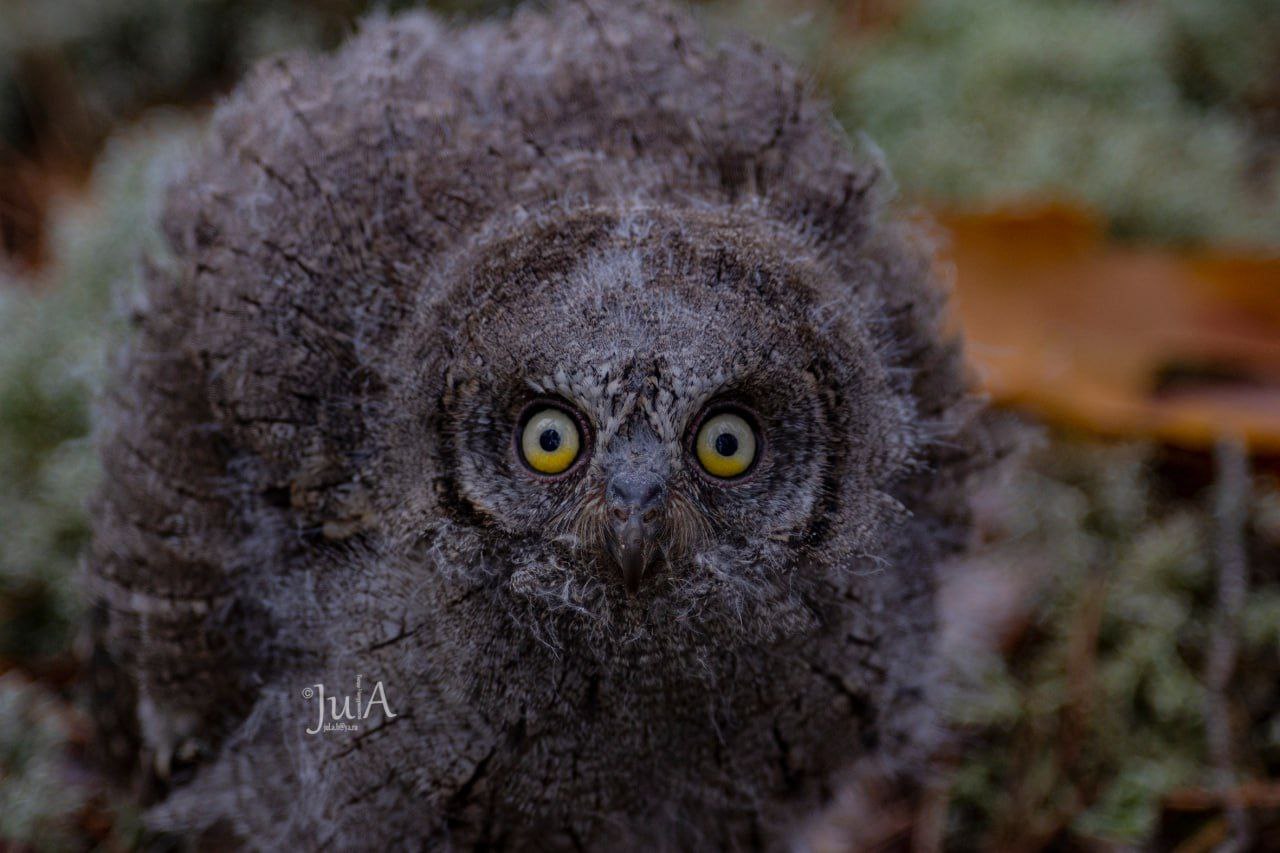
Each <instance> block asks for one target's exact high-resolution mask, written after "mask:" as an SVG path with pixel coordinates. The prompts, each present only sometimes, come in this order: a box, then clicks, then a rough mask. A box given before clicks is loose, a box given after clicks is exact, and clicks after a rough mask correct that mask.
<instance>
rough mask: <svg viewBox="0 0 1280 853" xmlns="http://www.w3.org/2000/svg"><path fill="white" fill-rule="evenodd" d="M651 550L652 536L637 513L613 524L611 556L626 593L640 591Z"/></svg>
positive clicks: (632, 593)
mask: <svg viewBox="0 0 1280 853" xmlns="http://www.w3.org/2000/svg"><path fill="white" fill-rule="evenodd" d="M653 550H654V548H653V537H652V536H651V535H650V532H649V530H648V525H647V524H645V522H644V520H643V519H641V518H640V516H639V514H638V513H632V514H631V515H629V516H628V517H627V520H626V521H624V522H622V523H621V524H616V525H615V526H614V544H613V558H614V560H616V561H617V563H618V568H619V569H620V570H621V571H622V585H623V587H625V588H626V590H627V594H628V595H635V594H636V593H637V592H639V591H640V582H641V581H642V580H644V576H645V570H646V569H647V568H648V566H649V558H650V555H651V553H652V552H653Z"/></svg>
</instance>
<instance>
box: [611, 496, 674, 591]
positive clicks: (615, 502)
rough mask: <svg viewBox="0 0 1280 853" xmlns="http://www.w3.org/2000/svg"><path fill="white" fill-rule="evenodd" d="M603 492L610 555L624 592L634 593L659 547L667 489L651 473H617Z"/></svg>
mask: <svg viewBox="0 0 1280 853" xmlns="http://www.w3.org/2000/svg"><path fill="white" fill-rule="evenodd" d="M606 494H607V498H608V504H609V537H608V540H609V541H608V546H609V552H610V556H612V557H613V560H614V562H615V563H617V564H618V569H619V571H620V573H621V575H622V585H623V587H624V588H625V589H626V591H627V594H628V595H635V594H636V593H637V592H639V590H640V584H641V582H642V581H643V580H644V579H645V576H646V575H647V574H648V573H649V569H650V568H651V567H652V566H653V564H654V563H656V562H657V558H658V555H659V553H660V550H661V549H660V548H659V544H658V543H659V541H660V538H661V532H662V530H661V529H662V519H661V516H662V504H663V502H664V500H665V497H666V489H665V488H664V487H663V484H662V482H661V481H660V480H658V479H657V478H656V477H654V476H652V475H647V474H641V475H637V474H619V475H618V476H615V477H614V478H613V479H612V480H611V481H610V483H609V486H608V489H607V493H606Z"/></svg>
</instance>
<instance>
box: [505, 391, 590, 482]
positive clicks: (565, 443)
mask: <svg viewBox="0 0 1280 853" xmlns="http://www.w3.org/2000/svg"><path fill="white" fill-rule="evenodd" d="M581 446H582V439H581V436H579V435H578V425H577V424H576V423H574V421H573V418H572V417H571V416H570V415H569V414H568V413H567V412H564V411H562V410H560V409H555V408H551V407H548V408H545V409H539V410H538V411H536V412H534V413H533V417H531V418H529V420H527V421H525V424H524V431H523V432H522V433H521V434H520V452H521V453H522V454H524V460H525V461H526V462H528V463H529V467H530V468H532V469H533V470H535V471H537V472H539V473H540V474H559V473H560V472H561V471H564V470H565V469H567V468H568V467H569V466H570V465H572V464H573V460H575V459H577V458H578V451H579V449H580V448H581Z"/></svg>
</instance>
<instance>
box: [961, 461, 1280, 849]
mask: <svg viewBox="0 0 1280 853" xmlns="http://www.w3.org/2000/svg"><path fill="white" fill-rule="evenodd" d="M1155 458H1156V451H1154V450H1153V449H1151V448H1147V447H1144V446H1141V445H1120V446H1106V445H1097V444H1093V443H1089V442H1080V441H1076V440H1068V439H1058V440H1055V441H1054V442H1053V444H1052V446H1051V447H1050V448H1049V449H1048V450H1047V451H1046V452H1044V453H1042V454H1040V455H1038V456H1037V457H1035V458H1034V459H1033V460H1032V464H1031V466H1030V467H1029V469H1028V470H1027V471H1026V472H1024V473H1023V474H1022V475H1021V476H1019V477H1018V478H1017V479H1016V480H1015V481H1014V482H1013V483H1011V484H1008V485H1006V486H1005V487H1003V488H1002V489H1001V490H1000V492H999V494H997V495H995V496H993V502H992V503H990V504H988V506H989V507H990V514H989V517H988V518H987V519H986V524H987V525H988V526H990V527H992V528H994V529H995V530H996V531H998V532H999V536H998V544H997V545H995V546H994V547H992V548H991V549H990V550H989V551H988V552H987V553H985V554H984V555H983V556H982V558H981V560H980V562H981V563H982V564H983V565H985V566H995V567H998V568H999V573H998V574H997V577H1001V578H1003V579H1004V581H1005V582H1007V583H1012V582H1014V581H1015V580H1017V581H1019V582H1025V581H1026V579H1027V576H1028V575H1029V574H1030V575H1031V576H1032V577H1033V578H1034V582H1033V583H1032V588H1033V590H1034V593H1033V595H1032V597H1031V601H1032V604H1031V606H1030V608H1029V609H1028V612H1027V613H1026V614H1025V617H1024V618H1025V620H1026V621H1025V624H1024V625H1022V626H1021V630H1020V633H1019V634H1018V636H1017V638H1016V642H1015V643H1014V644H1013V646H1012V648H1011V649H1010V650H1009V651H1008V653H1007V654H1002V653H999V652H995V651H991V652H989V653H988V654H987V655H986V657H984V658H982V659H980V660H977V661H975V660H972V659H970V660H965V661H961V662H959V663H960V666H959V667H958V671H959V672H960V673H961V674H962V678H963V689H962V690H961V691H960V692H959V693H958V694H957V697H956V700H955V703H954V705H953V707H952V712H951V713H952V717H953V720H954V721H955V722H956V723H957V724H958V726H959V727H960V729H961V731H963V732H964V733H965V743H966V749H965V751H964V753H963V758H962V759H961V762H960V766H959V768H958V770H957V773H956V778H955V784H954V787H953V792H952V793H953V801H952V815H951V816H952V825H951V831H952V833H953V839H954V840H956V841H959V842H963V845H969V844H980V843H983V842H985V843H987V844H993V843H994V844H996V845H997V846H998V845H999V844H1000V842H1006V843H1007V842H1011V841H1012V840H1013V839H1022V840H1025V839H1026V838H1027V837H1029V836H1030V837H1035V836H1036V833H1037V832H1039V833H1041V834H1042V835H1043V837H1042V838H1041V840H1042V841H1046V840H1047V839H1048V838H1049V837H1055V836H1061V835H1065V836H1067V837H1070V838H1074V839H1075V840H1076V841H1082V840H1084V841H1105V842H1111V843H1127V844H1139V843H1145V842H1149V841H1150V839H1151V837H1152V833H1153V831H1154V829H1155V825H1156V820H1157V817H1158V815H1159V808H1160V803H1161V800H1162V798H1163V797H1164V796H1165V795H1166V794H1168V793H1169V792H1170V791H1172V790H1174V789H1176V788H1180V787H1188V786H1197V785H1203V784H1205V783H1206V781H1207V775H1208V771H1207V769H1206V767H1207V763H1208V758H1207V756H1206V753H1205V742H1206V735H1205V731H1204V702H1205V693H1204V688H1203V686H1202V680H1201V679H1202V675H1203V672H1204V669H1205V660H1204V650H1205V648H1206V647H1207V646H1208V642H1209V626H1210V625H1211V624H1212V614H1213V610H1214V607H1215V601H1216V597H1215V589H1216V587H1215V575H1214V569H1213V566H1212V565H1211V560H1210V557H1209V550H1210V544H1209V537H1210V533H1211V521H1210V519H1209V516H1208V513H1207V511H1206V509H1205V499H1204V496H1203V495H1197V496H1196V497H1195V498H1192V499H1173V498H1170V497H1168V496H1167V495H1164V494H1162V491H1163V490H1162V489H1160V488H1159V484H1160V483H1161V478H1160V476H1158V475H1157V474H1156V473H1154V472H1153V471H1152V470H1151V468H1152V463H1153V460H1154V459H1155ZM1258 488H1259V497H1258V499H1257V500H1256V501H1255V506H1256V507H1257V509H1256V510H1255V513H1254V514H1255V518H1258V519H1261V517H1262V515H1263V513H1264V508H1265V507H1266V506H1267V505H1268V502H1269V501H1274V500H1275V499H1276V497H1277V492H1276V491H1275V489H1274V487H1272V486H1267V485H1266V484H1263V483H1260V484H1259V486H1258ZM1256 525H1257V522H1255V526H1256ZM1278 595H1280V577H1271V576H1266V575H1261V576H1259V577H1257V578H1255V580H1254V586H1253V589H1252V590H1251V591H1250V595H1249V598H1248V603H1247V605H1246V608H1245V612H1244V616H1243V626H1244V628H1243V631H1242V649H1241V659H1242V660H1243V661H1248V662H1250V664H1249V665H1247V666H1242V667H1241V668H1240V670H1239V674H1238V676H1237V680H1236V681H1237V683H1236V685H1235V686H1234V687H1233V693H1232V696H1233V702H1234V706H1235V707H1234V708H1233V710H1234V712H1235V713H1236V715H1237V717H1239V719H1240V720H1242V721H1243V722H1244V723H1246V724H1247V725H1245V726H1244V727H1243V728H1244V731H1242V741H1246V742H1247V741H1249V740H1253V741H1255V742H1257V743H1258V744H1259V750H1258V751H1253V752H1249V751H1247V750H1242V759H1243V763H1242V765H1241V767H1240V768H1239V769H1240V772H1241V774H1242V776H1244V777H1245V778H1255V777H1264V776H1266V775H1267V774H1268V773H1269V772H1273V768H1271V767H1269V765H1268V761H1272V762H1273V761H1274V755H1275V745H1274V740H1273V735H1274V732H1275V731H1276V722H1275V720H1276V715H1277V709H1276V707H1275V702H1274V699H1273V698H1269V696H1270V689H1271V688H1270V687H1269V686H1271V685H1275V684H1276V683H1277V682H1278V681H1280V643H1278V642H1277V630H1276V628H1275V625H1276V624H1278V623H1277V620H1276V615H1277V611H1276V597H1277V596H1278ZM1259 689H1261V691H1262V694H1263V695H1262V696H1260V697H1258V698H1257V699H1256V700H1254V701H1250V700H1249V699H1248V698H1246V697H1247V696H1248V694H1249V693H1250V691H1257V690H1259ZM1268 741H1270V745H1267V742H1268ZM1268 750H1269V751H1270V756H1271V757H1270V758H1269V757H1268Z"/></svg>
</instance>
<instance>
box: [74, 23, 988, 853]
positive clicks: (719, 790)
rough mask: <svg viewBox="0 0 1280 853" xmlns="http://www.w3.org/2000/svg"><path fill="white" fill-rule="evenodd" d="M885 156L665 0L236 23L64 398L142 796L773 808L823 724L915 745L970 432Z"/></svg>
mask: <svg viewBox="0 0 1280 853" xmlns="http://www.w3.org/2000/svg"><path fill="white" fill-rule="evenodd" d="M883 183H884V180H883V176H882V174H881V172H880V170H879V168H878V167H877V166H876V165H875V164H874V163H869V162H864V161H863V160H862V159H859V158H858V157H856V156H855V155H854V154H853V153H852V152H851V150H850V146H849V145H848V142H847V141H846V140H845V139H844V138H843V137H842V136H841V135H840V133H839V131H838V130H837V129H836V128H835V126H834V123H833V121H832V119H831V116H830V114H829V113H828V111H827V110H826V108H825V107H824V106H822V105H821V104H820V103H818V102H817V101H815V100H814V99H813V97H812V96H811V94H810V93H809V92H808V90H807V88H806V86H805V84H804V82H803V81H802V79H801V78H800V76H799V75H798V74H797V73H796V72H795V71H794V70H792V69H790V68H789V67H787V66H786V65H785V64H784V63H782V62H781V61H779V60H778V59H776V58H775V57H773V56H772V55H770V54H769V53H768V52H766V51H765V50H763V49H761V48H760V47H758V46H755V45H750V44H745V43H729V44H726V45H723V46H709V45H708V43H707V42H706V41H705V40H704V39H703V38H702V36H701V35H700V34H699V33H698V32H697V30H696V28H695V27H694V26H693V25H692V23H691V22H690V20H689V19H688V18H687V16H686V15H685V14H684V13H683V12H681V11H678V10H675V9H670V8H667V7H664V6H657V5H653V4H647V3H646V4H629V3H622V4H620V3H609V4H605V3H595V2H591V3H589V2H576V3H561V4H553V5H552V7H551V8H550V9H549V10H544V11H535V10H525V11H522V12H519V13H517V14H516V15H514V16H513V17H512V18H511V19H510V20H507V21H503V22H489V23H483V24H478V25H474V26H468V27H461V28H449V27H447V26H445V25H443V24H442V23H441V22H440V21H438V20H436V19H435V18H433V17H431V16H429V15H426V14H413V15H406V16H403V17H397V18H392V19H382V20H375V21H373V22H371V23H369V24H367V25H366V26H365V27H364V29H363V31H362V32H361V34H360V35H358V36H357V37H355V38H354V39H353V40H352V41H351V42H350V43H349V44H348V45H347V46H346V47H345V48H344V49H342V50H341V51H340V52H338V53H337V54H335V55H332V56H327V57H318V58H309V59H296V60H295V59H290V60H282V61H277V62H273V63H269V64H267V65H265V66H263V67H261V68H259V69H258V70H257V71H256V72H255V73H254V74H253V75H252V76H251V77H250V78H249V79H248V80H247V81H246V82H245V83H244V84H243V85H242V86H241V87H240V89H239V90H238V91H237V92H236V93H235V94H234V95H233V96H231V97H230V98H229V99H228V100H227V101H226V102H225V103H224V104H223V105H222V106H221V107H220V108H219V109H218V111H217V113H216V116H215V119H214V123H213V131H212V134H211V139H210V140H209V142H208V145H207V147H206V149H205V150H204V151H203V153H202V154H200V155H199V156H198V157H197V158H196V161H195V164H194V165H193V166H192V168H191V170H190V172H189V174H188V175H187V176H186V177H185V179H183V180H182V181H181V182H180V183H179V184H178V185H176V187H175V188H174V189H173V191H172V196H171V199H170V202H169V205H168V208H167V212H166V216H165V219H164V226H165V230H166V234H167V239H168V242H169V244H170V247H171V253H170V256H169V257H167V258H163V259H158V260H156V261H155V262H154V263H153V264H152V265H151V270H150V274H149V281H148V284H147V287H146V290H145V298H144V300H143V303H142V304H141V305H140V306H139V307H138V309H137V311H136V314H135V328H134V332H133V335H132V338H131V341H130V344H129V346H128V348H127V351H126V352H125V354H124V357H123V359H122V365H121V367H120V370H119V373H118V376H117V381H116V382H115V383H114V385H113V386H112V391H111V393H110V395H109V396H108V399H107V400H106V401H105V404H104V417H103V426H102V442H103V444H102V447H103V450H102V452H103V459H104V463H105V466H106V471H107V477H106V484H105V486H104V488H103V490H102V492H101V495H100V497H99V499H98V501H97V504H96V507H95V535H94V540H93V547H92V553H91V555H90V560H89V562H90V567H91V580H92V590H93V595H94V596H95V598H96V600H97V602H98V615H99V628H98V633H99V636H100V646H101V649H102V655H103V656H104V657H105V658H106V659H109V660H110V662H111V665H112V666H113V667H114V668H115V669H116V671H118V672H119V673H120V674H122V675H123V676H124V679H123V680H124V682H125V683H126V684H127V690H126V692H125V694H124V695H125V697H126V698H129V699H130V700H132V703H133V710H132V712H130V713H129V714H127V715H126V717H127V719H126V720H125V721H124V722H126V723H130V724H132V725H133V727H134V731H136V736H137V742H138V743H139V744H140V748H139V752H140V753H141V755H142V761H141V762H140V763H141V764H142V765H143V767H144V769H145V770H146V771H147V772H149V773H151V774H154V775H155V776H156V778H158V779H159V780H160V781H161V782H162V783H163V785H162V788H161V789H160V791H159V794H158V796H157V798H156V799H157V802H155V803H154V804H153V805H152V806H151V808H150V810H149V812H148V819H149V821H150V822H151V824H152V825H153V826H155V827H158V828H161V829H167V830H172V831H177V832H182V833H189V834H192V835H200V834H202V833H217V834H218V837H221V838H234V839H238V840H239V841H240V842H241V843H244V844H248V845H253V846H259V847H263V848H286V847H293V848H297V847H299V846H301V847H308V848H309V847H318V846H321V845H326V846H328V845H333V846H334V849H347V848H352V849H359V848H368V849H379V850H381V849H387V848H400V847H405V848H415V849H416V848H420V847H422V846H429V847H446V848H455V847H456V848H472V847H479V846H484V847H519V848H533V849H560V848H584V847H585V848H592V849H617V848H619V847H624V848H625V847H644V848H653V847H675V848H684V849H688V848H692V847H695V846H703V847H705V846H707V845H711V846H717V847H726V848H733V849H738V848H753V847H771V846H778V845H780V844H782V843H784V839H785V838H786V837H787V836H788V833H789V832H790V831H791V829H792V827H794V826H795V824H796V823H797V821H800V820H802V819H803V816H804V815H806V814H807V813H809V812H810V811H811V810H812V809H814V808H815V807H818V806H820V805H821V804H822V802H823V801H824V800H825V799H826V798H827V797H829V795H830V792H831V790H832V788H833V786H834V785H835V784H837V781H838V779H839V776H840V774H841V773H842V772H843V771H844V770H845V769H846V768H848V767H849V766H850V765H851V764H853V763H855V762H857V761H860V760H861V761H866V760H869V759H874V760H875V761H877V762H878V763H879V764H880V765H881V766H883V767H885V768H887V772H892V773H898V774H902V775H904V776H909V775H910V774H911V773H912V772H914V770H915V769H918V768H919V766H920V759H921V756H922V755H923V753H924V751H925V749H926V748H927V744H928V739H929V732H930V729H931V723H930V720H931V718H930V714H929V704H930V693H931V684H932V682H933V680H934V675H933V667H932V665H931V664H930V660H931V656H930V645H931V637H932V635H933V626H934V613H933V603H932V602H933V595H932V590H933V587H934V570H935V566H936V565H937V564H938V563H939V561H940V560H942V559H943V558H945V557H946V556H948V555H950V554H952V553H954V552H956V551H957V550H959V549H960V548H962V547H963V545H964V543H965V541H966V537H967V526H968V522H967V513H966V508H965V505H966V501H965V493H966V483H967V481H968V479H969V478H970V475H971V474H972V473H973V472H974V471H975V470H977V469H980V468H982V467H983V466H984V465H986V464H987V461H988V459H989V456H990V453H989V452H988V451H987V450H986V449H985V448H986V445H987V443H988V441H987V430H986V428H985V427H984V426H983V424H982V420H981V418H980V417H979V416H976V415H975V414H974V407H973V406H971V405H970V404H969V402H968V399H967V397H966V384H965V380H964V376H963V371H962V367H961V362H960V358H959V354H958V350H957V348H956V347H955V346H954V344H953V343H951V342H949V341H947V340H946V339H945V338H944V336H943V335H942V334H941V333H940V330H939V325H938V324H939V312H940V306H941V297H940V295H939V293H938V291H937V290H936V289H935V287H934V286H933V284H932V283H931V281H930V264H929V261H928V258H927V255H926V253H925V251H924V249H923V248H921V247H919V246H917V245H916V243H915V241H913V239H912V238H911V236H910V233H909V232H908V231H907V230H906V229H904V228H902V227H899V226H896V225H894V224H892V223H889V222H886V221H884V217H883V216H882V213H881V208H882V206H883V202H882V199H881V193H880V192H879V187H880V186H881V185H882V184H883ZM357 678H359V679H360V682H359V686H357V684H356V681H357ZM375 691H377V692H376V693H375ZM317 694H320V695H317ZM344 697H345V704H344ZM361 697H363V699H361ZM322 698H323V699H324V703H325V704H324V705H323V706H320V704H319V701H318V700H320V699H322ZM375 698H376V699H377V700H378V701H376V702H373V701H371V700H372V699H375ZM331 700H336V701H333V702H332V704H330V701H331ZM352 706H354V707H352ZM346 710H350V711H351V716H350V717H348V716H346V715H345V714H344V713H343V712H344V711H346ZM327 723H341V724H343V726H344V727H345V726H347V725H348V724H349V725H350V726H351V727H353V730H350V731H347V730H325V729H324V726H323V725H321V724H327ZM121 729H122V731H124V730H127V729H128V726H121ZM317 729H318V730H319V731H314V730H317ZM121 742H122V743H127V740H126V741H121Z"/></svg>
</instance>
